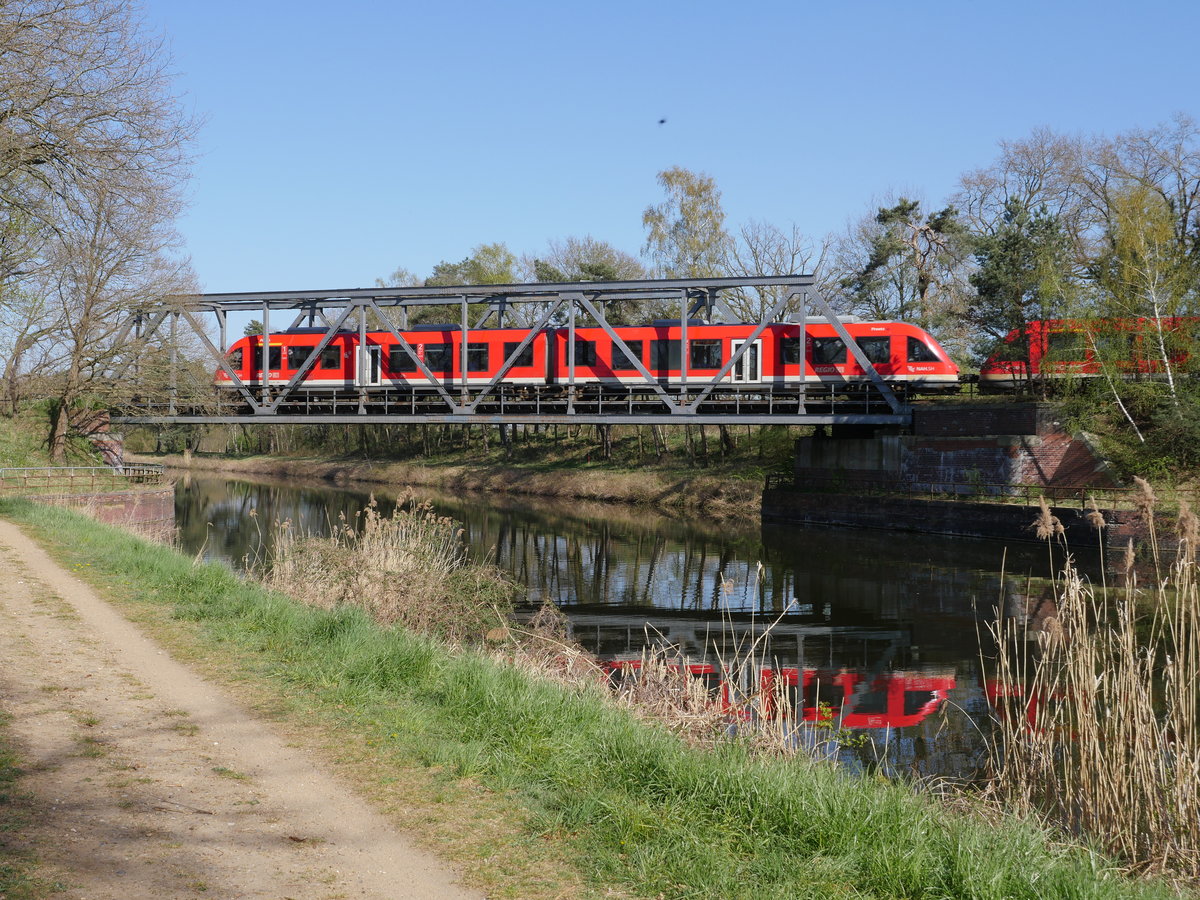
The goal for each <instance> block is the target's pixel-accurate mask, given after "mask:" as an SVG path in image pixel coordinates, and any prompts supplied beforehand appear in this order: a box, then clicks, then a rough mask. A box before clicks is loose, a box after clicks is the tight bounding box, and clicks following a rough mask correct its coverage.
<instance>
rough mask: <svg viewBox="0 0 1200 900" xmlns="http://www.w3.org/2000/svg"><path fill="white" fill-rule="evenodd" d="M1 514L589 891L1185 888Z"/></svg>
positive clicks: (91, 536) (886, 788) (918, 893)
mask: <svg viewBox="0 0 1200 900" xmlns="http://www.w3.org/2000/svg"><path fill="white" fill-rule="evenodd" d="M0 514H3V515H6V516H8V517H10V518H13V519H15V520H17V521H19V522H21V523H23V524H24V525H25V526H27V527H28V528H30V530H31V532H32V533H34V534H35V535H36V536H37V537H38V538H39V539H40V540H42V541H43V542H44V543H46V544H48V545H49V546H51V547H52V548H53V550H54V552H55V553H56V554H58V556H59V558H60V559H61V560H62V561H63V562H64V563H66V564H68V565H74V566H76V569H77V571H80V570H85V571H86V572H87V573H88V574H87V577H89V578H92V579H94V580H96V581H97V582H98V583H99V584H100V586H101V587H102V588H107V589H108V590H109V591H110V592H112V591H114V590H117V591H121V592H123V593H125V594H126V595H127V596H128V597H130V598H132V602H133V603H135V604H137V605H139V606H152V607H155V608H160V609H161V608H166V609H169V610H170V612H171V615H172V616H173V617H175V618H176V619H177V620H179V621H180V622H182V623H194V625H195V628H196V634H197V635H198V636H199V639H200V640H202V641H203V642H204V653H205V654H206V655H208V656H209V657H210V658H212V659H215V660H222V661H223V660H224V659H226V658H227V659H228V660H229V663H228V666H229V670H230V671H231V672H233V671H235V670H236V669H237V668H238V666H241V667H242V668H243V671H245V669H246V668H247V667H249V668H250V671H252V672H253V675H254V677H256V678H258V679H262V680H264V681H267V682H269V683H270V684H271V685H273V686H274V688H273V689H274V690H276V691H279V692H281V693H282V694H284V695H296V694H303V695H304V696H305V698H307V699H306V702H308V703H311V704H314V705H315V707H316V708H317V709H318V711H319V714H321V715H326V716H332V717H335V718H340V719H341V720H342V721H344V722H345V723H346V724H347V726H348V728H349V731H348V733H355V734H361V735H364V736H365V739H364V743H365V744H366V745H368V746H367V747H366V748H365V749H364V752H366V753H369V754H371V755H372V756H373V763H372V764H373V766H374V767H375V768H376V769H377V770H380V769H386V768H387V767H396V768H397V771H400V768H399V767H402V766H404V765H411V764H412V763H414V762H415V763H419V764H422V765H425V766H431V767H442V769H443V771H445V772H447V773H448V774H449V775H450V776H452V777H453V778H455V779H458V780H460V781H464V782H471V783H479V784H482V785H484V786H486V787H487V788H488V789H490V790H491V791H494V792H500V793H502V794H503V795H505V796H510V797H514V798H516V799H517V800H518V801H519V802H520V803H521V804H522V805H523V806H524V807H525V808H526V809H527V810H528V815H527V817H526V820H525V821H526V827H527V828H528V829H529V830H530V831H531V832H532V833H533V834H535V835H537V836H538V837H539V838H540V839H542V840H547V841H550V842H551V843H553V844H554V845H555V846H557V847H559V848H561V851H562V852H563V853H564V854H565V855H566V857H567V858H569V860H570V861H571V864H572V865H573V867H574V868H575V869H576V871H578V872H579V873H581V874H582V876H583V879H584V882H585V884H587V885H590V888H588V889H585V891H584V893H588V894H592V895H597V896H598V895H600V894H601V893H602V892H603V891H604V889H605V887H606V885H621V886H623V887H624V889H625V890H627V891H628V892H631V893H633V894H636V895H639V896H648V897H654V896H660V897H678V898H684V897H688V898H691V897H713V898H731V897H754V898H773V897H779V898H784V897H787V898H797V897H814V898H815V897H929V898H934V897H978V898H1021V897H1028V898H1034V897H1037V898H1046V897H1050V898H1056V897H1061V898H1067V897H1135V896H1136V897H1143V896H1144V897H1159V896H1163V897H1165V896H1171V894H1170V892H1169V891H1168V890H1166V889H1165V888H1163V887H1160V886H1158V885H1155V884H1151V883H1145V882H1143V883H1132V882H1128V881H1125V880H1123V879H1121V878H1119V877H1116V876H1115V875H1114V874H1113V873H1112V872H1111V871H1110V870H1108V869H1107V868H1106V866H1105V864H1104V862H1103V860H1101V859H1100V858H1099V857H1097V856H1095V855H1092V854H1088V853H1085V852H1084V851H1082V850H1078V849H1062V848H1048V845H1047V842H1046V836H1045V835H1044V834H1043V833H1042V832H1041V831H1039V830H1038V829H1036V828H1034V827H1032V826H1029V825H1026V824H1022V823H1016V822H1004V823H995V822H992V823H988V822H985V821H983V820H982V819H979V818H976V817H974V816H969V815H964V814H960V813H958V812H954V811H951V810H949V809H948V808H947V807H946V806H944V805H942V804H940V803H938V802H937V801H935V800H933V799H931V798H928V797H923V796H919V795H916V794H914V793H913V792H912V791H911V790H909V789H908V788H907V787H905V786H903V785H896V784H890V783H881V782H877V781H873V780H868V779H855V778H851V777H848V776H844V775H842V774H840V773H839V772H837V771H836V770H834V769H832V768H829V767H826V766H823V765H817V764H813V763H809V762H806V761H796V760H792V761H764V760H760V759H753V758H751V757H750V756H748V755H747V753H746V752H745V751H744V750H743V749H742V748H741V747H740V746H739V745H738V744H737V743H736V741H731V742H730V743H729V744H728V745H726V746H724V747H723V748H721V749H720V750H718V751H717V752H704V751H700V750H697V749H694V748H691V747H688V746H686V745H685V744H683V743H682V742H681V741H679V740H678V739H676V738H675V737H674V736H672V735H670V734H668V733H666V732H665V731H663V730H661V729H657V728H654V727H651V726H648V725H646V724H644V723H642V722H639V721H637V720H635V719H634V718H633V717H632V716H630V715H629V714H627V713H626V712H624V711H622V710H619V709H617V708H614V707H613V706H611V705H609V704H608V703H606V702H604V701H603V700H602V698H601V697H600V694H599V691H598V690H597V691H595V692H593V691H582V692H570V691H566V690H564V689H562V688H561V687H558V686H556V685H552V684H547V683H543V682H541V681H538V680H534V679H531V678H529V677H527V676H525V675H522V674H520V673H518V672H516V671H514V670H512V669H510V668H506V667H504V666H501V665H499V664H497V663H495V662H493V661H491V660H489V659H486V658H484V657H482V656H480V655H477V654H475V653H472V652H458V653H452V652H450V651H449V650H448V649H447V648H445V647H443V646H440V645H438V644H435V643H433V642H431V641H428V640H425V639H420V638H417V637H414V636H412V635H410V634H407V633H404V632H401V631H398V630H390V629H382V628H379V627H377V626H376V625H374V624H373V623H372V622H370V621H369V620H368V619H367V618H366V617H365V616H364V615H363V614H362V613H360V612H358V611H357V610H353V609H348V608H340V609H336V610H333V611H322V610H316V609H312V608H309V607H304V606H301V605H299V604H297V603H295V602H293V601H291V600H289V599H288V598H286V597H282V596H279V595H273V594H270V593H268V592H266V591H263V590H261V589H259V588H257V587H255V586H253V585H249V584H246V583H244V582H242V581H240V580H239V579H238V578H236V577H235V576H234V575H233V574H232V573H231V572H229V571H228V570H226V569H224V568H222V567H219V566H214V565H200V566H198V565H194V564H193V563H192V561H191V560H188V559H186V558H184V557H183V556H181V555H179V554H177V553H175V552H173V551H171V550H169V549H166V548H163V547H158V546H153V545H149V544H147V543H145V542H143V541H141V540H139V539H137V538H134V537H132V536H128V535H125V534H123V533H120V532H116V531H114V530H112V529H109V528H106V527H104V526H100V525H97V524H95V523H92V522H90V521H88V520H85V519H83V518H81V517H79V516H76V515H74V514H71V513H69V512H66V511H62V510H57V509H50V508H41V507H35V506H33V505H31V504H28V503H24V502H15V501H13V502H7V503H0ZM85 563H87V564H89V565H86V566H85V565H84V564H85ZM247 659H250V660H252V662H250V663H246V662H245V660H247ZM222 664H224V662H222ZM487 852H489V853H492V854H495V850H494V848H491V849H489V850H488V851H487ZM493 858H495V857H494V856H493Z"/></svg>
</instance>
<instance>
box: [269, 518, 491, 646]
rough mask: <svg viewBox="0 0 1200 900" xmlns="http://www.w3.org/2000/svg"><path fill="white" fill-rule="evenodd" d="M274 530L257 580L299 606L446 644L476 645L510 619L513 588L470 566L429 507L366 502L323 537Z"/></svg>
mask: <svg viewBox="0 0 1200 900" xmlns="http://www.w3.org/2000/svg"><path fill="white" fill-rule="evenodd" d="M276 531H277V533H276V536H275V542H274V550H273V553H272V555H271V558H270V560H269V562H268V564H267V565H266V566H265V567H262V568H261V571H260V572H259V576H260V578H261V580H262V581H263V582H264V583H266V584H267V585H268V586H269V587H271V588H274V589H276V590H279V591H282V592H284V593H287V594H289V595H291V596H293V597H295V598H296V599H298V600H301V601H303V602H305V603H310V604H312V605H314V606H320V607H326V608H329V607H335V606H341V605H349V606H357V607H360V608H362V609H365V610H366V611H367V612H368V613H369V614H370V615H371V616H372V617H373V618H375V619H376V620H377V621H379V622H381V623H383V624H386V625H394V624H396V625H403V626H404V627H405V628H408V629H409V630H411V631H415V632H418V633H421V634H429V635H434V636H437V637H440V638H442V639H444V640H448V641H450V642H452V643H468V642H477V641H479V640H481V639H482V637H483V636H484V635H485V634H486V633H487V632H488V631H489V630H490V629H493V628H496V627H499V626H503V625H504V624H506V623H507V621H508V618H509V615H510V613H511V609H512V601H513V596H514V586H513V585H512V584H511V582H510V581H509V580H508V579H507V578H506V577H505V576H504V575H503V573H501V572H500V571H499V570H498V569H495V568H493V567H489V566H482V565H476V564H470V563H469V562H468V560H467V555H466V547H465V545H464V543H463V539H462V529H461V527H460V526H459V524H458V523H457V522H456V521H455V520H454V519H452V518H449V517H447V516H439V515H437V514H436V513H435V512H434V511H433V509H432V507H431V506H430V505H429V504H413V505H409V506H404V505H401V504H397V505H396V507H395V509H394V510H393V511H392V512H391V513H390V514H389V515H384V514H383V513H382V512H380V510H379V507H378V504H377V503H376V501H375V500H374V498H372V499H371V502H370V503H369V504H368V505H367V507H366V508H365V509H363V510H362V511H360V512H359V513H358V514H356V516H355V519H354V521H347V520H346V519H345V518H344V517H343V518H342V519H341V520H339V522H338V523H337V526H336V527H335V528H334V529H333V533H332V534H330V535H329V536H327V537H326V536H319V535H303V534H297V533H296V531H295V529H293V528H291V527H290V525H289V523H287V522H284V523H280V524H278V525H277V526H276Z"/></svg>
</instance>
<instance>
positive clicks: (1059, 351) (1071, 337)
mask: <svg viewBox="0 0 1200 900" xmlns="http://www.w3.org/2000/svg"><path fill="white" fill-rule="evenodd" d="M1046 344H1047V352H1048V354H1049V355H1050V357H1051V358H1052V359H1054V360H1055V361H1058V362H1065V361H1069V360H1081V359H1085V358H1087V337H1086V335H1084V333H1083V332H1082V331H1052V332H1050V334H1048V335H1047V336H1046Z"/></svg>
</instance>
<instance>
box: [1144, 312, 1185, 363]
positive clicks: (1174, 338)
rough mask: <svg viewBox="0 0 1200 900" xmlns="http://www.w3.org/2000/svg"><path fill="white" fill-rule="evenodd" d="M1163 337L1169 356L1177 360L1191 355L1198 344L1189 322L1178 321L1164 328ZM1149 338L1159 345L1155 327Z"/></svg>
mask: <svg viewBox="0 0 1200 900" xmlns="http://www.w3.org/2000/svg"><path fill="white" fill-rule="evenodd" d="M1162 338H1163V344H1164V345H1165V346H1166V348H1167V356H1168V358H1170V359H1171V360H1173V361H1176V362H1178V361H1182V360H1185V359H1187V358H1188V357H1189V356H1191V354H1192V352H1193V351H1194V349H1195V346H1196V333H1195V331H1194V329H1193V328H1192V327H1191V325H1190V323H1188V322H1176V323H1175V324H1173V325H1171V326H1169V327H1167V328H1164V329H1163V335H1162ZM1149 339H1150V341H1151V342H1152V343H1153V344H1155V345H1157V342H1158V335H1157V334H1155V333H1154V332H1153V328H1152V330H1151V333H1150V337H1149Z"/></svg>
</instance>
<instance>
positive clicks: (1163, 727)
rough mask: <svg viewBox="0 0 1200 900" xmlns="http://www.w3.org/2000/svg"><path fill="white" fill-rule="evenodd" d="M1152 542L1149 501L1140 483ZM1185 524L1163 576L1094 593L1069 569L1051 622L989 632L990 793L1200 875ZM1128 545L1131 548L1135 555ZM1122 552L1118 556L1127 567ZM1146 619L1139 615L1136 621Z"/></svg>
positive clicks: (1198, 653)
mask: <svg viewBox="0 0 1200 900" xmlns="http://www.w3.org/2000/svg"><path fill="white" fill-rule="evenodd" d="M1139 486H1140V487H1142V488H1143V490H1142V492H1141V505H1142V507H1144V511H1143V514H1144V516H1145V517H1146V520H1147V521H1148V522H1149V523H1150V527H1151V550H1152V553H1153V554H1154V556H1155V557H1156V558H1157V556H1158V547H1157V542H1156V541H1155V539H1154V537H1153V533H1152V532H1153V502H1154V495H1153V492H1152V491H1151V490H1150V489H1149V485H1146V484H1145V483H1144V482H1141V483H1140V485H1139ZM1181 516H1184V517H1191V518H1190V519H1189V520H1188V521H1187V522H1185V523H1184V527H1182V528H1181V547H1180V549H1181V552H1180V553H1179V554H1178V556H1177V559H1176V562H1175V564H1174V567H1173V568H1172V569H1171V571H1170V573H1169V576H1168V577H1166V578H1157V579H1156V583H1155V584H1154V585H1152V586H1151V587H1150V588H1149V589H1148V590H1146V591H1142V590H1139V589H1138V587H1137V584H1136V579H1135V577H1134V570H1133V567H1132V564H1131V560H1130V559H1129V558H1127V560H1126V563H1125V584H1124V587H1123V588H1120V589H1105V588H1099V589H1097V588H1095V587H1093V586H1091V585H1089V584H1087V583H1085V582H1084V581H1083V579H1082V578H1081V577H1080V575H1079V573H1078V571H1077V570H1076V569H1075V568H1074V566H1073V565H1071V564H1070V563H1068V565H1067V567H1066V570H1065V571H1064V573H1063V576H1062V578H1061V579H1060V580H1059V581H1057V582H1056V584H1055V590H1056V601H1057V613H1058V615H1057V619H1056V621H1055V622H1054V623H1053V627H1046V628H1043V629H1042V630H1041V631H1039V632H1038V633H1036V634H1029V633H1027V631H1026V628H1025V623H1023V622H1019V621H1014V620H1010V621H1008V622H1005V623H1002V624H998V625H997V626H996V628H995V629H994V631H995V637H996V640H997V644H998V658H997V673H996V674H997V679H998V681H999V684H1000V685H1001V686H1002V691H1000V693H1001V694H1002V695H1006V696H1005V697H1004V699H1003V700H1002V701H1001V702H1002V703H1003V704H1004V705H1003V707H1002V709H1001V710H1000V712H1001V715H1000V721H999V728H1000V742H999V744H998V746H997V748H996V751H997V752H996V759H995V765H996V776H995V785H996V787H997V788H998V792H999V796H1000V797H1001V798H1002V799H1003V801H1004V803H1005V805H1006V806H1009V807H1010V808H1015V809H1016V810H1018V811H1019V812H1023V813H1032V814H1037V815H1041V816H1043V817H1045V818H1046V819H1047V820H1049V821H1050V822H1052V823H1054V824H1056V825H1058V826H1060V827H1062V828H1063V829H1065V830H1066V831H1067V832H1069V833H1071V834H1074V835H1082V836H1085V837H1086V838H1088V839H1089V840H1091V841H1095V842H1097V843H1098V844H1099V845H1101V846H1102V847H1103V848H1104V849H1105V850H1106V851H1107V852H1109V853H1111V854H1114V855H1116V856H1117V857H1119V858H1121V859H1124V860H1126V861H1128V862H1129V863H1130V864H1131V865H1133V866H1134V867H1137V868H1141V869H1145V870H1157V871H1166V872H1170V873H1174V874H1176V875H1182V876H1183V877H1186V878H1193V879H1194V878H1197V877H1200V592H1198V590H1197V583H1196V561H1195V554H1194V551H1192V550H1191V542H1192V541H1193V540H1194V537H1195V534H1196V533H1197V531H1200V528H1198V526H1197V523H1196V522H1195V521H1194V519H1195V517H1194V516H1192V514H1191V513H1190V510H1184V511H1182V512H1181ZM1131 550H1132V548H1130V551H1131ZM1131 555H1132V554H1131V552H1127V557H1131ZM1141 610H1146V612H1144V613H1142V612H1140V611H1141Z"/></svg>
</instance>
